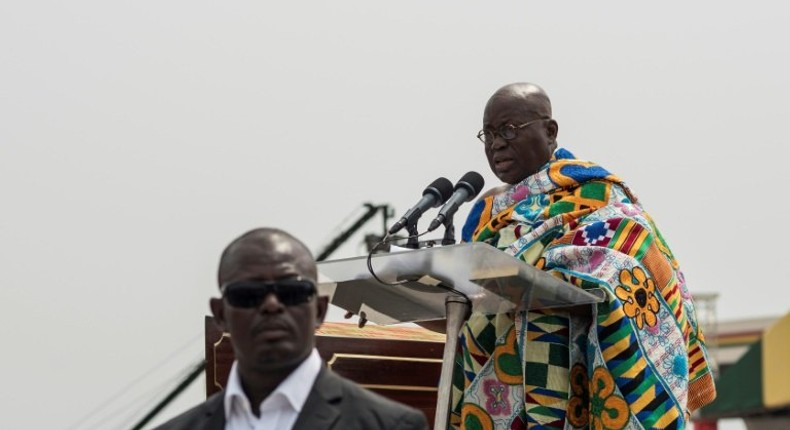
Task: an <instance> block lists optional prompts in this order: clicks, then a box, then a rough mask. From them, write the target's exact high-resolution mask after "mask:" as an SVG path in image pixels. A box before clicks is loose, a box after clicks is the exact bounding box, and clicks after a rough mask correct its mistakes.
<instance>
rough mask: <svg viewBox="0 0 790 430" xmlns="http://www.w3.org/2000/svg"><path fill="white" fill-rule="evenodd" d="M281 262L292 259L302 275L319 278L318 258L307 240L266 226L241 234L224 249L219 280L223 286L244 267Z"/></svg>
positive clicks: (291, 261)
mask: <svg viewBox="0 0 790 430" xmlns="http://www.w3.org/2000/svg"><path fill="white" fill-rule="evenodd" d="M279 262H290V263H292V264H293V265H294V266H296V268H298V270H299V271H300V272H301V273H302V274H304V275H306V276H309V277H310V278H312V279H313V280H316V279H317V270H316V265H315V260H314V259H313V255H312V253H311V252H310V250H309V249H308V248H307V246H305V244H304V243H302V242H301V241H300V240H299V239H297V238H295V237H294V236H292V235H291V234H290V233H288V232H285V231H283V230H280V229H277V228H271V227H263V228H257V229H254V230H250V231H248V232H246V233H244V234H242V235H241V236H239V237H238V238H236V239H235V240H234V241H233V242H231V243H230V244H229V245H228V246H227V247H226V248H225V250H224V251H222V257H220V262H219V270H218V272H217V280H218V282H219V285H220V286H221V285H222V284H223V283H224V282H225V281H226V280H227V279H228V278H229V277H231V276H233V274H234V273H235V272H237V271H238V270H239V269H241V268H244V267H245V266H250V265H257V264H274V263H279Z"/></svg>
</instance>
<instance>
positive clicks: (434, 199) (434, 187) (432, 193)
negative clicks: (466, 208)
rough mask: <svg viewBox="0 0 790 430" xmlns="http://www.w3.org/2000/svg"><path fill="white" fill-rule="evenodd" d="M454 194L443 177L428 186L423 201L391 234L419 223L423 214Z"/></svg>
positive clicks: (404, 216)
mask: <svg viewBox="0 0 790 430" xmlns="http://www.w3.org/2000/svg"><path fill="white" fill-rule="evenodd" d="M481 179H482V178H481ZM452 193H453V183H452V182H450V180H449V179H447V178H445V177H441V178H439V179H437V180H435V181H433V182H431V184H430V185H428V187H427V188H425V191H423V192H422V199H420V201H419V202H417V204H416V205H414V207H412V208H411V209H409V210H408V211H406V213H405V214H403V216H402V217H401V219H399V220H398V222H396V223H395V224H393V225H392V227H390V229H389V234H395V233H397V232H398V231H400V230H401V229H402V228H403V227H406V226H407V225H409V224H411V223H413V222H415V221H417V219H418V218H420V216H422V213H423V212H424V211H426V210H428V209H430V208H438V207H439V205H441V204H442V203H444V202H445V201H446V200H447V199H448V198H449V197H450V195H451V194H452Z"/></svg>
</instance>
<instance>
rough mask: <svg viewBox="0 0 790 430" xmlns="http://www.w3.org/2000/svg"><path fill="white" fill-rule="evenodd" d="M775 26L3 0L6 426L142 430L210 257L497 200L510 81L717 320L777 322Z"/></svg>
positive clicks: (191, 326)
mask: <svg viewBox="0 0 790 430" xmlns="http://www.w3.org/2000/svg"><path fill="white" fill-rule="evenodd" d="M787 12H788V7H787V6H786V5H783V4H781V3H780V2H767V1H750V2H734V1H710V0H704V1H697V2H682V1H677V0H670V1H663V2H654V3H652V4H644V3H643V2H633V1H624V0H618V1H606V2H584V1H570V2H528V1H499V2H474V3H473V2H458V1H446V0H441V1H439V0H437V1H430V2H426V1H416V0H401V1H398V2H387V3H384V2H371V1H361V0H359V1H340V2H318V1H313V2H290V3H289V2H263V1H256V2H246V1H236V2H207V1H191V2H186V1H167V0H166V1H158V2H139V1H112V2H106V1H98V0H94V1H86V0H77V1H71V2H59V1H52V0H43V1H24V2H22V1H16V2H14V1H5V2H3V3H2V4H0V191H1V192H2V194H1V195H2V201H3V204H2V208H3V211H2V216H1V217H0V283H1V284H2V285H1V286H0V303H2V305H3V313H2V318H3V324H2V325H1V326H0V337H1V338H2V339H3V340H4V344H5V347H4V348H3V352H2V354H1V355H2V359H0V380H2V381H3V383H2V384H0V402H2V405H3V408H2V409H3V422H4V424H3V426H4V427H7V428H47V429H55V428H64V429H66V428H68V429H90V428H102V429H106V428H118V429H125V428H128V427H130V426H131V424H133V422H134V420H135V416H134V412H135V411H141V410H142V411H144V410H146V407H150V404H148V405H147V404H145V403H144V402H149V403H150V402H153V401H156V400H158V399H159V398H160V397H161V396H162V395H164V393H165V392H166V391H167V389H168V388H169V387H168V386H167V385H166V384H167V383H168V382H169V381H170V380H171V379H172V378H174V377H176V376H177V373H178V372H179V371H181V370H183V369H184V368H185V367H187V365H188V364H190V363H191V362H192V361H194V360H196V359H199V358H200V357H201V354H202V349H201V348H202V343H201V342H202V324H203V320H202V318H203V315H205V314H206V313H207V312H208V306H207V300H208V297H209V296H210V295H212V294H214V293H215V291H216V285H215V282H214V274H215V269H216V263H217V259H218V256H219V253H220V251H221V249H222V248H223V247H224V245H225V244H226V243H227V242H229V241H230V240H231V239H233V238H234V237H235V236H237V235H238V234H240V233H242V232H244V231H246V230H248V229H250V228H252V227H256V226H262V225H270V226H278V227H281V228H284V229H286V230H289V231H291V232H293V233H294V234H296V235H297V236H299V237H300V238H302V239H303V240H304V241H305V242H306V243H307V244H308V245H309V246H310V247H311V248H312V249H314V250H318V249H319V248H320V247H321V246H322V245H323V244H325V243H326V242H327V241H328V240H329V239H331V237H332V236H333V235H334V234H336V233H337V231H336V228H337V226H338V225H340V224H341V223H342V221H343V220H344V219H346V218H347V217H348V216H349V214H351V213H352V212H354V211H355V210H357V209H358V208H359V207H360V206H361V205H362V203H363V202H373V203H388V204H390V205H393V206H394V207H395V208H396V211H397V212H398V213H401V212H403V211H405V210H406V209H407V208H408V207H409V206H411V205H412V204H413V203H414V202H416V200H417V199H418V198H419V195H420V193H421V191H422V189H423V188H424V187H425V185H427V184H428V183H429V182H431V181H432V180H433V179H434V178H436V177H437V176H446V177H448V178H450V179H451V180H452V181H455V180H457V179H458V178H459V177H460V176H461V175H462V174H463V173H465V172H466V171H469V170H476V171H478V172H480V173H482V174H484V176H485V177H486V180H487V183H488V186H493V185H496V184H497V181H496V179H495V177H494V176H493V174H491V172H490V171H489V170H488V166H487V164H486V161H485V157H484V154H483V149H482V147H481V145H480V144H479V142H478V141H477V140H476V139H475V134H476V132H477V130H478V129H479V128H480V126H481V116H482V109H483V106H484V104H485V102H486V100H487V98H488V96H489V95H490V94H491V93H492V92H493V91H494V90H496V89H497V88H498V87H500V86H501V85H503V84H506V83H509V82H513V81H531V82H535V83H538V84H540V85H542V86H543V87H544V88H545V89H546V90H547V91H548V93H549V94H550V96H551V98H552V100H553V103H554V116H555V118H556V119H557V121H558V122H559V124H560V136H559V141H560V144H561V145H562V146H564V147H566V148H568V149H570V150H572V151H573V152H575V153H576V155H577V156H579V157H580V158H585V159H591V160H594V161H597V162H599V163H601V164H602V165H604V166H606V167H607V168H608V169H609V170H611V171H613V172H615V173H617V174H619V175H620V176H621V177H623V178H625V179H626V181H627V182H628V183H629V184H630V186H631V187H632V188H633V189H634V190H635V191H636V193H637V194H638V195H639V196H640V197H641V199H642V201H643V203H644V205H645V207H646V208H647V209H648V210H649V211H650V212H651V213H652V214H653V216H654V218H655V219H656V220H657V222H658V224H659V226H660V228H661V229H662V232H663V233H664V235H665V237H666V238H667V239H668V241H669V243H670V245H671V246H672V248H673V250H674V252H675V254H676V256H677V257H678V258H679V260H680V262H681V264H682V267H683V268H684V269H685V272H686V277H687V280H688V283H689V286H690V288H691V290H692V292H718V293H720V294H721V296H720V299H719V302H718V311H719V317H720V318H722V319H733V318H743V317H752V316H766V315H779V314H782V313H785V312H787V311H788V308H789V307H790V306H788V305H789V304H790V303H789V302H790V299H788V298H787V294H786V293H785V292H784V287H785V285H784V280H783V279H784V277H785V275H786V269H785V268H786V267H787V263H786V262H785V255H784V253H783V251H782V249H784V246H783V244H784V243H787V242H788V239H790V237H789V236H790V233H788V230H787V229H786V228H784V226H783V219H784V209H785V208H786V207H787V204H786V203H782V202H783V200H784V194H785V192H783V191H782V189H783V185H784V184H785V180H784V179H785V174H786V172H787V171H788V167H787V166H786V165H785V164H784V163H785V162H786V160H787V151H786V148H785V146H786V145H787V142H788V138H787V132H786V129H785V125H786V124H787V117H788V114H789V113H790V109H789V108H788V102H787V101H788V96H790V80H789V79H788V76H790V66H789V65H788V54H789V52H788V51H789V50H790V48H788V46H790V45H788V43H787V41H788V40H790V26H788V25H787V22H788V13H787ZM464 209H468V208H464ZM465 214H466V210H461V211H460V212H459V217H461V216H464V215H465ZM379 224H380V222H378V221H377V222H374V223H371V224H369V226H368V227H369V228H368V229H367V231H368V232H379V229H380V225H379ZM360 241H361V236H360V235H358V236H355V237H354V238H353V240H352V241H351V242H350V243H349V245H347V246H345V247H344V248H343V249H342V250H341V251H342V252H340V253H338V254H335V256H334V257H341V256H352V255H357V254H358V253H360V252H361V246H360ZM334 315H335V316H336V315H337V314H336V313H335V314H334ZM183 345H188V346H186V347H182V346H183ZM173 353H177V354H176V356H175V357H174V359H173V360H171V361H170V362H168V363H165V364H162V361H163V360H164V359H165V358H166V357H168V356H169V355H170V354H173ZM149 369H156V371H155V373H153V374H152V375H153V376H151V375H149V376H148V377H147V378H145V379H144V380H142V381H141V382H140V383H139V384H137V385H134V386H133V388H130V389H129V390H128V391H124V392H123V393H120V391H121V390H123V389H125V387H129V385H130V384H131V383H132V382H133V381H135V380H136V379H138V378H141V377H142V375H144V374H146V372H147V371H148V370H149ZM201 390H202V386H201V385H199V384H196V385H195V386H194V387H193V388H192V389H191V390H190V392H189V393H188V394H187V395H185V396H184V397H183V398H182V399H181V400H180V403H177V404H176V405H174V407H173V408H171V409H169V410H167V411H166V412H165V414H164V415H163V416H162V419H164V418H165V417H167V416H172V415H174V414H175V413H177V412H178V410H180V409H183V408H185V407H186V406H187V405H189V404H193V403H196V402H198V401H199V400H200V398H201ZM121 394H122V395H121ZM115 395H118V396H119V398H121V399H122V400H121V401H120V403H118V402H114V403H112V404H111V408H109V409H103V410H101V411H99V412H98V413H96V414H94V415H91V416H89V417H87V415H88V414H89V413H90V412H91V411H93V410H95V409H96V408H97V407H99V406H100V405H101V404H102V403H103V402H105V401H106V400H108V399H110V398H112V396H115ZM137 401H139V402H137ZM130 405H132V406H133V407H132V406H130ZM112 408H115V409H112ZM105 417H107V418H105Z"/></svg>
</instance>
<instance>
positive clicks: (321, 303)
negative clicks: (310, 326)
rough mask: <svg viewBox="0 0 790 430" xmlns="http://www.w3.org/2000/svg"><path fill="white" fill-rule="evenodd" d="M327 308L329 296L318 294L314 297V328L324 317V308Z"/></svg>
mask: <svg viewBox="0 0 790 430" xmlns="http://www.w3.org/2000/svg"><path fill="white" fill-rule="evenodd" d="M328 308H329V297H328V296H318V298H317V299H316V315H315V328H318V327H319V326H320V325H321V324H322V323H323V322H324V318H326V310H327V309H328Z"/></svg>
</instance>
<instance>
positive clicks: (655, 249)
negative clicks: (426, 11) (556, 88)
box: [451, 83, 716, 430]
mask: <svg viewBox="0 0 790 430" xmlns="http://www.w3.org/2000/svg"><path fill="white" fill-rule="evenodd" d="M557 133H558V125H557V122H556V121H555V120H554V119H553V118H552V112H551V103H550V101H549V97H548V96H547V95H546V93H545V92H544V91H543V90H542V89H541V88H540V87H538V86H536V85H533V84H528V83H517V84H510V85H507V86H505V87H502V88H500V89H499V90H498V91H496V93H494V95H493V96H492V97H491V98H490V99H489V100H488V103H487V104H486V107H485V111H484V115H483V129H482V130H481V131H480V133H479V134H478V138H479V139H480V140H481V141H482V142H483V145H484V148H485V154H486V157H487V158H488V163H489V166H490V167H491V170H492V171H493V172H494V173H495V174H496V176H497V177H498V178H499V179H501V180H502V181H503V182H505V183H506V185H504V186H502V187H500V188H497V189H495V190H492V191H490V192H489V193H487V195H486V196H484V197H483V198H481V199H480V200H479V201H478V202H477V203H476V205H475V206H474V207H473V208H472V210H471V212H470V215H469V218H468V219H467V222H466V224H465V226H464V228H463V237H464V240H465V241H467V242H471V241H477V242H487V243H489V244H491V245H493V246H495V247H497V248H499V249H501V250H503V251H504V252H507V253H509V254H511V255H513V256H515V257H517V258H519V259H521V260H523V261H525V262H526V263H528V264H531V265H534V266H536V267H538V268H539V269H542V270H544V271H547V272H549V273H551V274H553V275H555V276H557V277H560V278H562V279H564V280H566V281H568V282H570V283H572V284H575V285H576V286H578V287H581V288H591V287H600V288H602V289H603V290H604V291H605V292H606V295H607V299H606V300H605V301H604V302H603V303H601V304H599V305H598V306H596V307H594V308H593V310H592V318H591V317H590V316H589V315H586V316H582V315H575V314H574V313H571V312H569V311H568V310H553V311H552V310H545V311H530V312H518V313H515V314H514V313H507V314H497V315H483V314H479V313H473V314H472V316H471V317H470V319H469V320H468V321H467V323H466V324H465V325H464V327H463V328H462V331H461V337H460V340H459V345H460V347H459V350H460V352H459V355H458V356H457V357H456V368H455V376H454V378H453V381H454V386H453V399H452V403H451V404H452V416H451V424H452V426H453V427H456V428H459V427H460V428H467V429H472V428H474V429H521V428H524V429H526V428H541V429H553V428H557V429H561V428H566V429H570V428H589V429H595V430H601V429H623V428H628V429H642V428H645V429H647V428H651V429H652V428H657V429H681V428H684V427H685V426H686V425H687V424H688V418H689V413H690V412H691V411H694V410H696V409H699V408H700V407H702V406H703V405H705V404H707V403H709V402H711V401H712V400H713V398H714V397H715V395H716V393H715V388H714V385H713V379H712V377H711V370H710V368H709V367H708V364H707V351H706V348H705V343H704V337H703V335H702V332H701V331H700V329H699V326H698V325H697V322H696V319H695V313H694V306H693V304H692V301H691V296H690V295H689V292H688V289H687V288H686V285H685V283H684V280H683V275H682V273H681V272H680V270H679V267H678V262H677V261H676V260H675V258H674V257H673V255H672V253H671V251H670V250H669V247H668V246H667V244H666V242H665V241H664V239H663V237H662V236H661V234H660V233H659V231H658V229H657V228H656V225H655V223H654V222H653V220H652V218H651V217H650V216H649V215H648V214H647V213H646V212H645V211H644V210H643V209H642V206H641V205H640V203H639V202H638V200H637V198H636V197H635V196H634V194H633V193H632V192H631V191H630V190H629V189H628V188H627V187H626V186H625V184H624V183H623V182H622V181H621V180H620V178H618V177H617V176H615V175H613V174H611V173H609V172H608V171H607V170H605V169H604V168H603V167H601V166H598V165H596V164H594V163H591V162H588V161H581V160H578V159H576V158H575V157H574V156H573V155H572V154H571V153H570V152H568V151H567V150H564V149H558V148H557Z"/></svg>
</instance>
